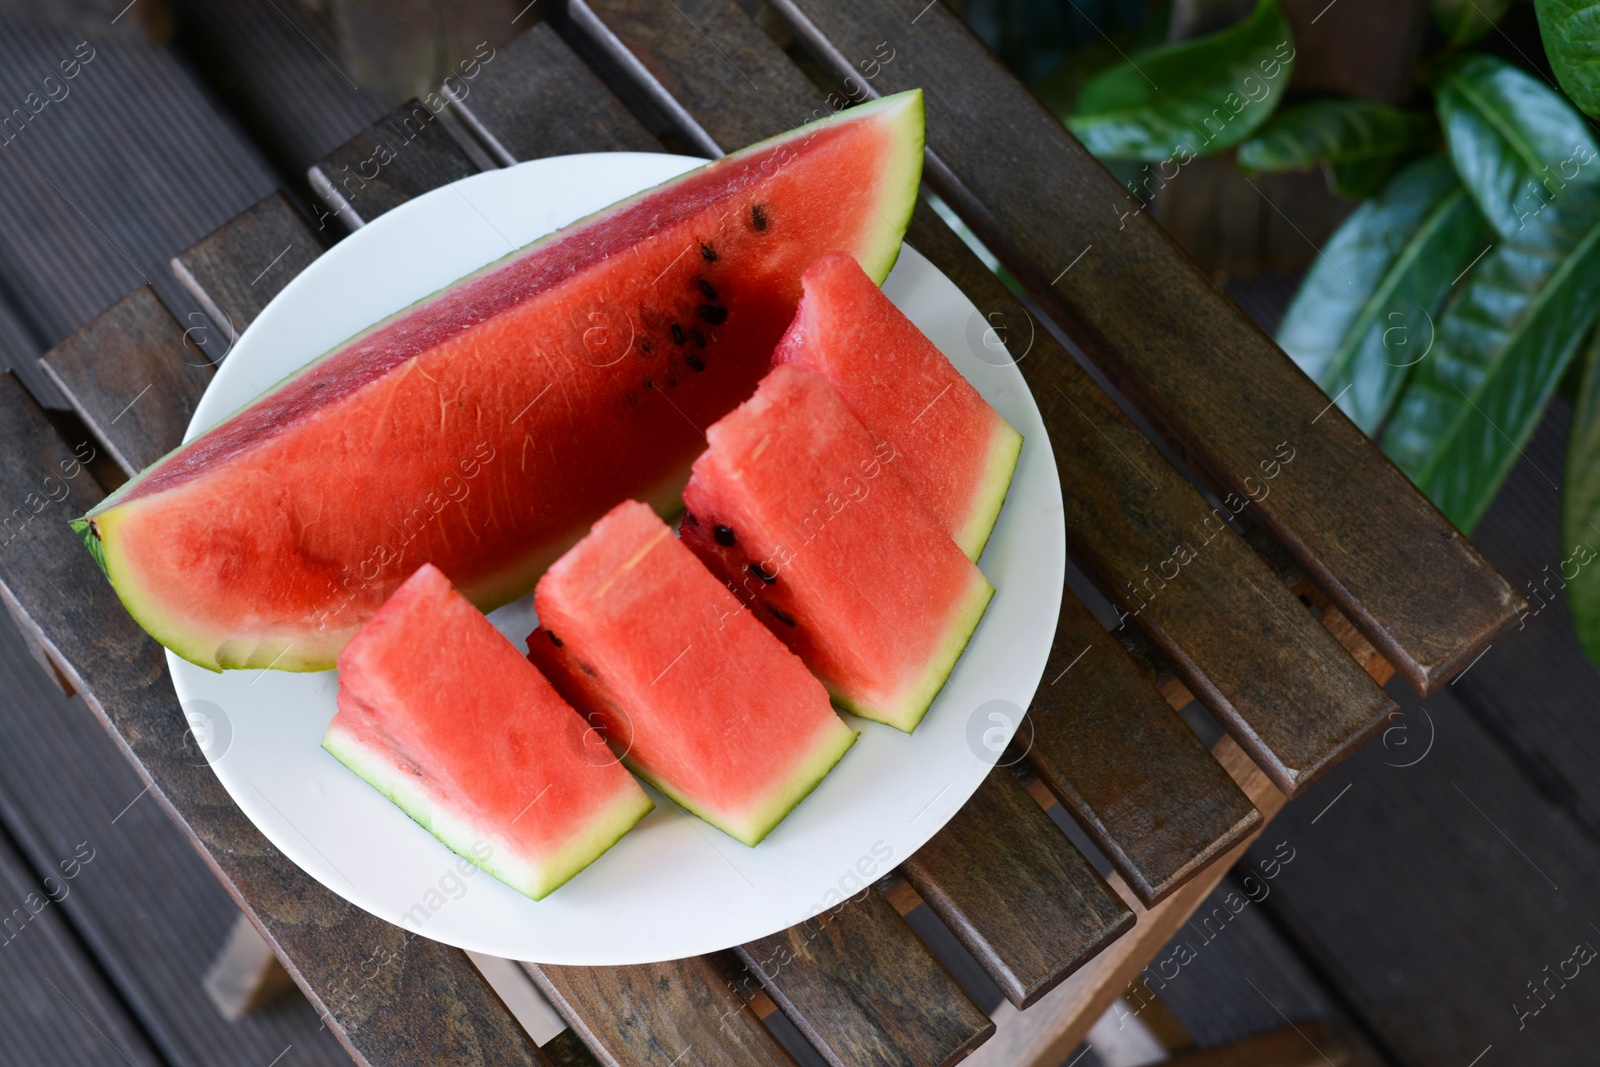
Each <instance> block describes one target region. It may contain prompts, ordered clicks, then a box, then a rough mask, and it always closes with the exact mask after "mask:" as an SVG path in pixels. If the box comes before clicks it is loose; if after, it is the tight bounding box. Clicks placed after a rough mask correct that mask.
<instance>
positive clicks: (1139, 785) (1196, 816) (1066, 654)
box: [1023, 592, 1261, 907]
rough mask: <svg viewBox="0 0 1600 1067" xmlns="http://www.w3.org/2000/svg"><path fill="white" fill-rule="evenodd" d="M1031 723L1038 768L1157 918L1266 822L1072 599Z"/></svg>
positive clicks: (1030, 742) (1027, 734)
mask: <svg viewBox="0 0 1600 1067" xmlns="http://www.w3.org/2000/svg"><path fill="white" fill-rule="evenodd" d="M1028 719H1029V722H1030V724H1031V730H1025V731H1024V733H1023V740H1024V743H1026V744H1027V758H1028V762H1029V763H1030V765H1031V766H1032V767H1033V769H1034V771H1035V772H1036V773H1037V774H1038V775H1039V777H1040V778H1041V779H1042V780H1043V781H1044V783H1045V785H1046V786H1048V787H1049V789H1050V792H1051V793H1052V794H1054V795H1055V796H1056V797H1058V798H1059V799H1060V800H1061V802H1062V803H1063V804H1064V805H1066V807H1067V811H1068V812H1069V813H1071V815H1072V816H1073V818H1074V819H1076V820H1077V822H1078V824H1079V825H1080V826H1082V827H1083V828H1084V830H1085V831H1087V832H1088V833H1089V835H1090V836H1091V837H1092V838H1093V839H1094V842H1095V844H1096V845H1098V846H1099V847H1100V849H1101V851H1103V852H1104V853H1105V854H1106V856H1107V858H1109V859H1110V860H1111V862H1112V864H1113V866H1115V867H1116V869H1117V872H1118V873H1119V874H1121V875H1122V877H1123V879H1124V880H1125V881H1126V882H1127V883H1128V885H1129V887H1130V888H1132V889H1133V891H1134V893H1135V894H1137V895H1138V897H1139V900H1140V902H1141V903H1143V904H1144V906H1145V907H1150V906H1151V905H1153V904H1155V903H1156V902H1157V901H1160V900H1164V899H1165V898H1166V897H1167V896H1169V895H1170V894H1172V893H1173V892H1174V891H1176V890H1177V889H1178V888H1179V887H1180V886H1182V885H1183V884H1184V883H1185V882H1187V881H1188V880H1189V879H1190V878H1192V877H1194V875H1195V874H1197V873H1199V872H1200V871H1201V870H1203V869H1204V868H1205V867H1206V866H1208V865H1209V864H1210V863H1211V862H1212V861H1213V860H1215V859H1217V858H1218V857H1219V856H1221V855H1222V854H1223V853H1224V852H1226V851H1227V850H1228V849H1230V848H1232V847H1233V846H1234V845H1235V844H1237V843H1238V842H1239V841H1241V840H1243V839H1244V838H1245V837H1246V836H1248V835H1249V834H1250V833H1251V832H1252V831H1254V830H1255V828H1256V827H1257V826H1259V825H1260V823H1261V813H1260V812H1258V811H1257V810H1256V808H1255V805H1254V804H1251V803H1250V799H1249V798H1248V797H1246V796H1245V795H1244V792H1243V791H1242V790H1240V788H1239V787H1238V785H1236V784H1235V783H1234V781H1233V779H1232V778H1230V777H1229V776H1228V772H1227V771H1225V770H1223V769H1222V766H1221V765H1220V764H1218V763H1217V761H1216V760H1215V759H1213V758H1212V757H1211V753H1210V752H1208V751H1207V750H1206V748H1205V746H1204V745H1202V744H1201V743H1200V739H1199V738H1197V737H1195V736H1194V733H1193V732H1192V731H1191V730H1190V729H1189V727H1188V726H1187V725H1186V724H1185V723H1184V722H1183V720H1182V719H1181V718H1179V716H1178V714H1177V713H1176V712H1175V711H1173V710H1172V708H1171V707H1169V706H1168V705H1167V702H1166V700H1165V699H1164V698H1163V697H1162V696H1161V693H1160V691H1159V690H1157V689H1156V687H1155V683H1154V681H1153V680H1152V679H1151V678H1149V677H1148V676H1146V675H1145V674H1143V673H1142V672H1141V671H1140V670H1139V669H1138V668H1137V667H1136V666H1135V665H1134V663H1133V661H1132V660H1130V659H1129V658H1128V656H1127V654H1126V653H1125V652H1124V651H1123V649H1122V646H1121V645H1119V644H1118V643H1117V641H1116V639H1115V638H1114V637H1112V636H1111V635H1110V634H1109V633H1107V632H1106V631H1105V629H1104V628H1103V627H1101V625H1100V623H1099V622H1098V621H1097V620H1096V619H1095V618H1094V616H1093V615H1091V614H1089V612H1088V610H1087V609H1086V608H1084V607H1083V605H1082V604H1080V603H1079V602H1078V600H1077V598H1076V597H1074V596H1073V595H1072V594H1071V593H1070V592H1068V593H1067V594H1066V595H1065V596H1063V597H1062V598H1061V617H1060V621H1059V622H1058V623H1057V624H1056V637H1055V643H1054V644H1053V645H1052V647H1051V650H1050V659H1049V662H1048V663H1046V665H1045V672H1044V681H1043V682H1042V683H1041V685H1040V687H1039V693H1038V695H1037V696H1035V697H1034V701H1033V704H1032V705H1031V706H1030V707H1029V709H1028Z"/></svg>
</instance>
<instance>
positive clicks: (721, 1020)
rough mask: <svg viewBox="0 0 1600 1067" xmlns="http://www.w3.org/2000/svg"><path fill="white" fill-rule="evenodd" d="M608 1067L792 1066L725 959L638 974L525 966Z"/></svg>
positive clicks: (645, 968) (651, 967) (637, 970)
mask: <svg viewBox="0 0 1600 1067" xmlns="http://www.w3.org/2000/svg"><path fill="white" fill-rule="evenodd" d="M523 966H524V967H525V968H526V969H527V971H528V974H529V975H530V976H532V978H533V980H534V982H536V983H537V984H538V986H539V988H540V989H541V990H543V991H544V994H545V996H547V997H549V998H550V1002H551V1003H552V1004H554V1005H555V1006H556V1009H557V1010H558V1011H560V1012H561V1014H562V1016H563V1017H564V1018H566V1020H567V1021H568V1022H569V1023H570V1024H571V1025H572V1028H573V1029H574V1030H576V1031H577V1033H578V1036H580V1037H581V1038H583V1041H584V1044H586V1045H587V1046H588V1047H589V1050H590V1051H591V1052H592V1053H593V1054H594V1055H595V1057H596V1058H597V1059H598V1060H599V1062H600V1063H601V1064H603V1065H604V1067H634V1065H639V1067H645V1065H655V1064H661V1063H670V1064H673V1065H674V1067H724V1065H726V1064H739V1065H741V1067H743V1065H745V1064H749V1065H751V1067H794V1060H793V1058H791V1057H790V1055H789V1053H788V1052H786V1051H784V1048H783V1046H782V1045H780V1044H778V1041H777V1039H776V1038H774V1037H773V1036H772V1034H771V1033H770V1032H769V1031H768V1030H767V1028H766V1027H765V1026H763V1025H762V1023H761V1020H760V1019H758V1018H757V1017H756V1015H755V1012H753V1011H752V1010H751V1009H750V1008H749V1007H748V1006H747V1005H746V1004H745V1002H744V1000H743V999H742V998H741V997H740V996H739V994H738V992H737V988H738V987H737V985H736V982H737V981H738V972H737V965H736V964H734V963H733V961H732V960H730V959H728V958H727V957H725V956H721V955H712V956H693V957H691V958H689V959H685V960H672V961H670V962H667V963H648V964H641V965H639V966H633V967H556V966H551V965H548V964H537V963H525V964H523Z"/></svg>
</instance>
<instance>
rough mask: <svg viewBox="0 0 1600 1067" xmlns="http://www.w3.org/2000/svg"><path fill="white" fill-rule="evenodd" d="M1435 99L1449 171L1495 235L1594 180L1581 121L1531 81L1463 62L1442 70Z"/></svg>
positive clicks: (1596, 150) (1487, 60) (1496, 66)
mask: <svg viewBox="0 0 1600 1067" xmlns="http://www.w3.org/2000/svg"><path fill="white" fill-rule="evenodd" d="M1434 95H1435V97H1436V99H1437V100H1438V105H1439V124H1440V125H1441V126H1443V127H1444V134H1445V142H1446V144H1448V145H1449V148H1450V158H1451V159H1452V160H1454V161H1455V165H1456V172H1457V173H1458V174H1460V175H1461V181H1462V182H1463V183H1464V184H1465V185H1466V187H1467V191H1468V192H1470V193H1471V194H1472V197H1473V199H1474V200H1476V201H1477V203H1478V208H1479V210H1481V211H1482V212H1483V215H1484V217H1485V218H1487V219H1488V220H1489V224H1490V225H1491V226H1493V227H1494V228H1495V232H1496V233H1498V234H1500V236H1502V237H1507V236H1510V235H1511V234H1512V233H1515V232H1516V231H1517V230H1518V229H1520V228H1521V227H1522V225H1523V223H1524V220H1526V219H1528V218H1530V217H1532V216H1533V215H1536V214H1537V213H1538V212H1539V210H1540V207H1541V205H1543V204H1544V203H1546V202H1547V201H1550V200H1554V199H1558V198H1559V197H1561V196H1562V195H1565V191H1566V190H1567V189H1568V188H1569V187H1573V186H1578V185H1592V184H1594V183H1595V182H1596V181H1597V180H1600V164H1597V163H1596V155H1597V154H1600V147H1597V146H1596V144H1595V140H1594V135H1593V134H1592V133H1591V132H1590V130H1589V126H1588V123H1586V122H1585V121H1584V119H1583V116H1582V115H1580V114H1578V111H1577V109H1576V108H1574V107H1573V106H1572V104H1571V103H1570V102H1569V101H1568V100H1567V98H1566V97H1564V96H1562V95H1561V94H1560V93H1558V92H1556V91H1555V90H1554V89H1552V88H1550V86H1548V85H1546V84H1545V83H1544V82H1543V81H1541V80H1540V79H1539V78H1537V77H1535V76H1534V75H1532V74H1529V73H1527V72H1526V71H1524V70H1521V69H1519V68H1517V67H1513V66H1512V65H1511V64H1509V63H1506V62H1505V61H1503V60H1500V59H1496V58H1494V57H1493V56H1485V55H1471V56H1465V57H1463V58H1462V59H1460V60H1459V61H1457V62H1454V63H1451V64H1450V65H1449V66H1447V67H1446V68H1445V70H1444V72H1443V74H1442V75H1441V77H1440V79H1439V82H1438V84H1437V85H1436V86H1435V87H1434Z"/></svg>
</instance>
